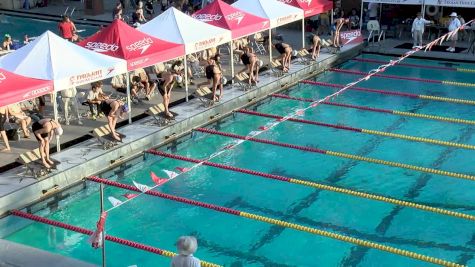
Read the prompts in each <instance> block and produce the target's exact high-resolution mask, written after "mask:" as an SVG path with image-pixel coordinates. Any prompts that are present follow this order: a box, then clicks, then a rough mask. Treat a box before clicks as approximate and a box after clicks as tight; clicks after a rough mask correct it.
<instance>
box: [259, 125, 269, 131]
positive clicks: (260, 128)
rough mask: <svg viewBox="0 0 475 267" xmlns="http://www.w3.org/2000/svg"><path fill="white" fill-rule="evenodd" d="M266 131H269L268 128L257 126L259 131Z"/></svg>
mask: <svg viewBox="0 0 475 267" xmlns="http://www.w3.org/2000/svg"><path fill="white" fill-rule="evenodd" d="M267 129H269V128H267V127H266V126H259V130H263V131H265V130H267Z"/></svg>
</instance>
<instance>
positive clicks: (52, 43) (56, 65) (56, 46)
mask: <svg viewBox="0 0 475 267" xmlns="http://www.w3.org/2000/svg"><path fill="white" fill-rule="evenodd" d="M0 68H3V69H6V70H8V71H10V72H13V73H15V74H18V75H23V76H27V77H32V78H36V79H43V80H52V81H53V83H54V90H55V91H60V90H63V89H67V88H71V87H73V86H79V85H83V84H88V83H91V82H94V81H99V80H103V79H106V78H110V77H113V76H115V75H118V74H120V73H125V72H126V71H127V64H126V62H125V60H122V59H118V58H114V57H110V56H106V55H102V54H99V53H95V52H92V51H90V50H88V49H85V48H82V47H80V46H78V45H75V44H73V43H71V42H68V41H66V40H64V39H62V38H61V37H59V36H57V35H56V34H54V33H52V32H50V31H47V32H45V33H43V34H42V35H41V36H39V37H38V38H36V39H35V40H34V41H33V42H31V43H29V44H27V45H26V46H24V47H22V48H20V49H18V50H16V51H15V52H13V53H10V54H8V55H6V56H3V57H1V58H0Z"/></svg>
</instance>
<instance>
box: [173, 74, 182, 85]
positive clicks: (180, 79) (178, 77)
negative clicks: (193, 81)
mask: <svg viewBox="0 0 475 267" xmlns="http://www.w3.org/2000/svg"><path fill="white" fill-rule="evenodd" d="M175 80H176V82H177V83H182V82H183V77H181V76H180V75H176V76H175Z"/></svg>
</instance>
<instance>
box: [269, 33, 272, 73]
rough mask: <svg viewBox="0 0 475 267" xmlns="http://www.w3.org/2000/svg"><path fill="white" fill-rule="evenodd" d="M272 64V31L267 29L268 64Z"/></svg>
mask: <svg viewBox="0 0 475 267" xmlns="http://www.w3.org/2000/svg"><path fill="white" fill-rule="evenodd" d="M270 62H272V29H271V28H269V64H270Z"/></svg>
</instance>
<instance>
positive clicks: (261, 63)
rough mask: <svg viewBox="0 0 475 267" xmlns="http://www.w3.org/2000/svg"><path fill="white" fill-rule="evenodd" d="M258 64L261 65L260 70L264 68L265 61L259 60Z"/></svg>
mask: <svg viewBox="0 0 475 267" xmlns="http://www.w3.org/2000/svg"><path fill="white" fill-rule="evenodd" d="M258 64H259V68H262V66H264V61H262V60H260V59H259V62H258Z"/></svg>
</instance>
